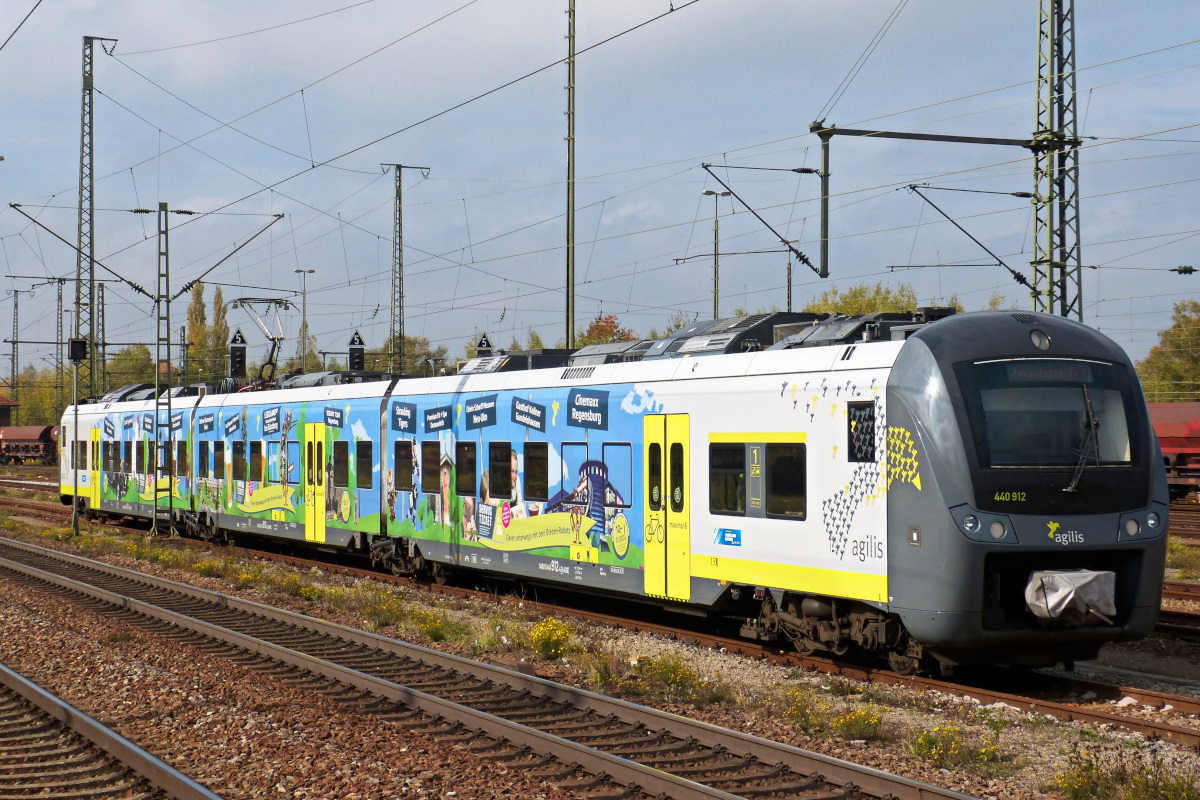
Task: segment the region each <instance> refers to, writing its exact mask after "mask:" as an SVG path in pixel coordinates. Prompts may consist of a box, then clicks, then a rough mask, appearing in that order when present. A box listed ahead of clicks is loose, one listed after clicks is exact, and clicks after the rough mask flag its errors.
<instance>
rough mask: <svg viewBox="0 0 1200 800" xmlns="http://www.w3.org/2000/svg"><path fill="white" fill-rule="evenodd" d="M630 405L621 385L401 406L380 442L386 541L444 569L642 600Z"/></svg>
mask: <svg viewBox="0 0 1200 800" xmlns="http://www.w3.org/2000/svg"><path fill="white" fill-rule="evenodd" d="M398 388H403V384H401V386H400V387H398ZM633 394H634V389H633V387H632V386H631V385H613V386H609V387H606V388H605V389H586V388H565V387H563V388H545V389H533V390H523V391H519V392H512V391H508V392H504V391H498V392H495V393H489V394H460V395H453V394H442V395H407V396H406V395H402V394H399V393H397V394H395V395H393V396H392V397H391V398H389V399H388V402H387V405H386V409H385V414H384V423H385V424H384V432H383V433H384V435H383V437H382V438H383V441H384V442H385V447H384V463H385V465H386V474H385V476H384V481H383V485H384V489H385V513H386V521H387V528H386V530H387V533H388V534H390V535H392V536H402V537H408V538H412V539H417V540H419V541H420V542H421V550H422V554H423V555H424V556H425V557H426V558H427V559H432V560H435V561H440V562H443V563H445V564H450V565H454V564H462V565H465V566H470V567H473V568H479V569H495V570H498V571H502V572H505V573H508V574H515V575H524V576H527V577H531V578H537V579H542V580H546V579H550V580H558V581H570V582H576V581H578V582H583V581H587V582H588V583H589V584H591V585H601V586H603V587H604V588H607V589H611V590H614V591H626V592H635V593H639V594H640V593H643V591H644V587H645V579H644V574H643V566H644V563H645V558H644V550H643V541H642V535H641V534H640V533H639V532H640V531H641V530H642V520H641V516H642V515H641V509H640V507H639V506H640V500H641V497H640V481H639V480H638V478H637V476H639V475H640V474H641V470H642V420H641V416H642V412H643V410H644V409H642V408H641V407H640V406H638V407H633V406H631V405H629V404H624V403H622V402H621V399H622V398H624V397H626V396H627V395H628V396H632V395H633ZM635 499H636V506H635ZM589 567H590V568H589Z"/></svg>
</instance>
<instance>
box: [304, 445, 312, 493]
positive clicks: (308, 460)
mask: <svg viewBox="0 0 1200 800" xmlns="http://www.w3.org/2000/svg"><path fill="white" fill-rule="evenodd" d="M304 454H305V462H304V463H305V465H306V468H305V470H304V476H305V477H304V479H305V481H307V482H308V485H309V486H312V485H313V483H314V481H313V443H312V442H309V443H308V444H307V445H306V446H305V448H304Z"/></svg>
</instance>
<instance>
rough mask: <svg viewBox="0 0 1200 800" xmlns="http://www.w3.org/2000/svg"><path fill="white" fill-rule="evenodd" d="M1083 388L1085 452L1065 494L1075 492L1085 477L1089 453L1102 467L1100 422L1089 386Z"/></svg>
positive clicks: (1076, 466) (1085, 385) (1081, 455)
mask: <svg viewBox="0 0 1200 800" xmlns="http://www.w3.org/2000/svg"><path fill="white" fill-rule="evenodd" d="M1082 388H1083V410H1084V413H1085V414H1086V415H1087V428H1088V429H1087V432H1086V433H1085V434H1084V436H1083V452H1081V453H1080V454H1079V463H1078V464H1076V465H1075V474H1074V475H1072V476H1071V482H1070V483H1069V484H1068V485H1067V487H1066V488H1065V489H1063V491H1064V492H1073V491H1075V489H1076V488H1077V487H1078V486H1079V479H1080V478H1082V477H1083V465H1084V464H1085V463H1086V462H1087V457H1088V454H1089V453H1092V452H1095V453H1096V466H1100V449H1099V447H1097V441H1098V437H1099V429H1100V420H1098V419H1096V415H1095V413H1094V412H1093V411H1092V398H1091V397H1089V396H1088V390H1087V384H1084V385H1083V387H1082Z"/></svg>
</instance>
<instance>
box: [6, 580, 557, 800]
mask: <svg viewBox="0 0 1200 800" xmlns="http://www.w3.org/2000/svg"><path fill="white" fill-rule="evenodd" d="M0 593H2V595H3V596H4V598H5V602H4V604H3V605H2V606H0V661H3V663H5V664H7V665H8V666H9V667H11V668H12V669H15V670H17V671H18V672H21V673H22V674H24V675H26V676H27V677H28V678H29V679H30V680H33V681H35V682H37V683H39V684H41V685H42V686H44V687H45V688H47V689H48V690H49V691H51V692H54V693H55V694H57V695H59V696H60V697H62V698H64V699H65V700H67V702H69V703H71V704H72V705H74V706H76V707H77V708H79V709H80V710H82V711H84V712H85V713H87V714H90V715H91V716H93V717H96V718H97V719H99V720H100V721H101V722H103V723H104V724H106V725H108V726H110V727H112V728H114V729H115V730H117V731H118V732H119V733H121V734H122V735H123V736H125V737H126V738H128V739H129V740H131V741H133V742H134V743H136V744H138V745H139V746H141V747H143V748H145V749H146V750H149V751H150V752H152V753H154V754H155V755H156V756H158V757H159V758H161V759H163V760H164V761H166V762H167V763H169V764H172V765H174V766H175V767H176V768H178V769H180V770H181V771H183V772H185V773H186V774H188V775H189V776H191V777H192V778H193V779H195V780H196V781H198V782H200V783H202V784H204V785H206V786H208V787H209V788H210V789H212V790H213V791H215V792H217V793H218V794H221V795H222V796H224V797H226V798H229V799H230V800H235V798H265V797H272V798H278V797H292V798H334V797H336V798H340V799H341V800H360V799H361V800H374V799H375V798H388V797H457V798H517V797H520V798H544V799H545V800H565V798H570V797H571V796H572V795H570V794H569V793H566V792H564V791H561V790H558V789H556V788H554V787H552V786H550V785H549V784H546V783H543V782H540V781H538V780H537V779H535V778H533V777H531V776H529V775H526V774H523V773H521V772H516V771H511V770H509V769H507V768H506V767H504V766H503V765H499V764H496V763H494V762H485V761H481V760H480V759H477V758H475V757H473V756H472V755H470V754H469V753H467V752H465V751H463V750H460V749H458V748H456V747H447V746H446V745H445V744H444V743H438V742H435V741H434V740H432V739H431V738H428V737H425V736H422V735H419V734H416V733H413V732H411V731H409V730H407V729H405V728H404V727H402V726H400V725H395V724H391V723H387V722H381V721H379V720H375V719H373V718H371V717H369V716H364V715H358V714H353V713H347V712H346V711H345V710H343V709H342V708H341V707H340V706H338V705H337V704H335V703H333V702H332V701H329V700H327V699H324V698H322V697H320V696H317V695H314V694H312V693H310V692H306V691H301V690H297V689H294V688H292V687H290V686H288V685H287V684H286V683H284V682H282V681H279V680H276V679H273V678H270V677H267V676H264V675H262V674H260V673H255V672H251V671H248V670H245V669H242V668H240V667H238V666H236V665H234V664H232V663H230V662H227V661H224V660H221V659H215V658H211V657H209V656H207V655H205V654H203V653H200V652H199V651H196V650H194V649H193V648H189V647H181V646H178V645H176V644H174V643H172V642H170V641H168V640H165V639H163V638H162V637H159V636H157V635H155V634H152V633H147V632H144V631H141V630H139V629H137V628H133V627H130V626H128V625H125V624H124V623H121V622H116V621H113V620H110V619H108V618H106V617H103V616H101V615H98V614H95V613H93V612H90V611H86V610H82V609H80V608H78V607H76V606H72V605H69V604H67V603H65V602H64V601H61V600H58V599H56V598H54V597H52V596H50V595H47V594H44V593H42V592H40V591H37V590H33V589H29V588H27V587H25V586H22V585H21V584H18V583H15V582H12V581H8V580H4V579H0Z"/></svg>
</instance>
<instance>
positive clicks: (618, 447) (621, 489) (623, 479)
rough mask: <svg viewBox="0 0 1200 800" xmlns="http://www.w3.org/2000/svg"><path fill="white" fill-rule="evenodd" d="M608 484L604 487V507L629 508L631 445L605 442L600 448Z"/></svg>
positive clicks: (631, 485) (630, 496)
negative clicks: (606, 471)
mask: <svg viewBox="0 0 1200 800" xmlns="http://www.w3.org/2000/svg"><path fill="white" fill-rule="evenodd" d="M601 454H602V456H601V457H602V459H603V461H604V466H605V469H607V470H608V483H607V484H605V486H604V505H605V506H606V507H608V508H629V504H630V499H631V498H632V497H633V445H631V444H627V443H622V444H613V443H611V442H606V443H605V444H604V446H603V447H602V448H601Z"/></svg>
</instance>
